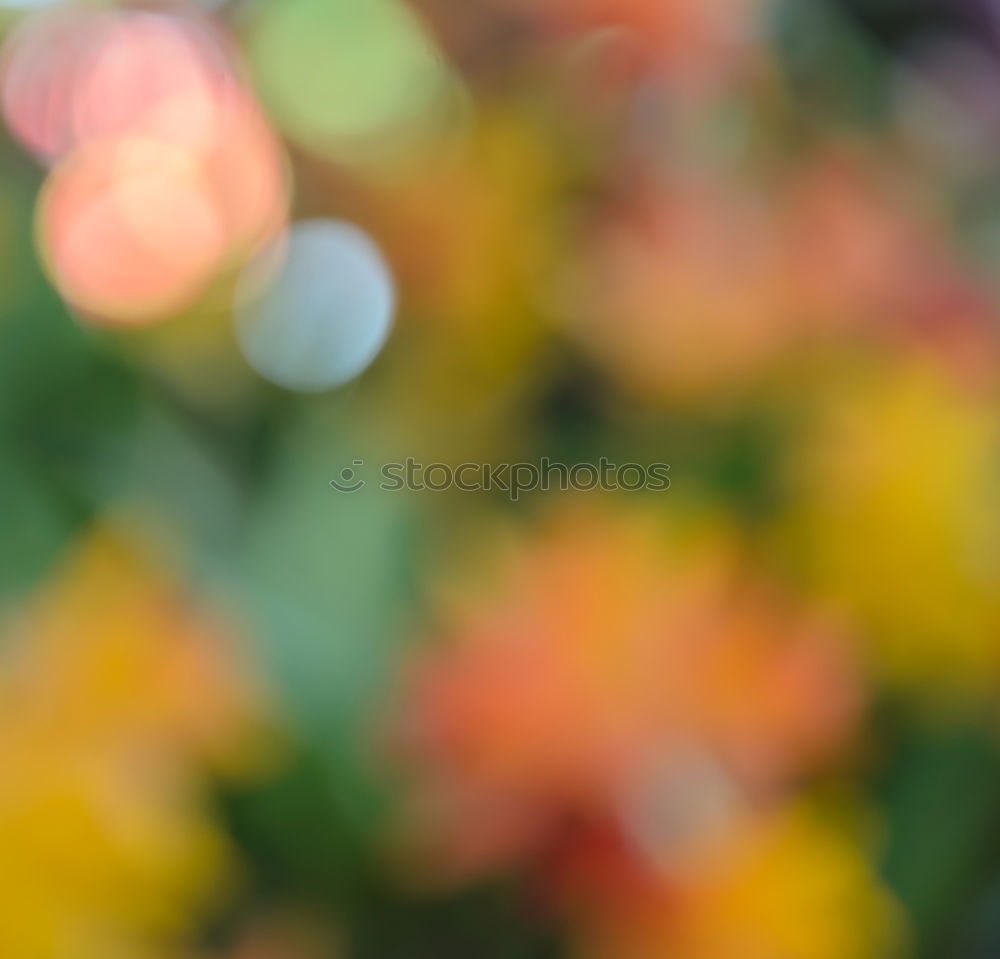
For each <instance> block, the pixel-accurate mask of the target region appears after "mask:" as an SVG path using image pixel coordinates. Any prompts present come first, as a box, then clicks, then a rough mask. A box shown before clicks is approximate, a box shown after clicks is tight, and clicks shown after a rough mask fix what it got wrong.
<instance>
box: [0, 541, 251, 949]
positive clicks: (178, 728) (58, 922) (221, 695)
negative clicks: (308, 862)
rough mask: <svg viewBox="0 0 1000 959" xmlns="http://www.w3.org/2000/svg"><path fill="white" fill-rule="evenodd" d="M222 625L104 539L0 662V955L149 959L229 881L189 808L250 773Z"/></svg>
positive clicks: (33, 605) (54, 587)
mask: <svg viewBox="0 0 1000 959" xmlns="http://www.w3.org/2000/svg"><path fill="white" fill-rule="evenodd" d="M226 642H227V638H226V630H225V628H224V627H223V626H222V624H221V622H218V621H216V620H214V619H213V618H211V617H210V616H208V615H206V614H204V613H203V612H202V611H201V610H199V609H197V608H195V607H194V606H192V605H190V604H189V603H188V602H187V601H186V600H185V599H184V597H183V596H182V595H181V593H180V592H179V591H178V589H177V587H176V586H175V584H173V583H172V582H171V580H170V577H169V576H168V575H167V574H166V573H165V571H164V570H161V569H159V568H157V567H156V565H155V564H153V563H151V562H150V561H149V560H148V558H147V557H146V556H145V555H143V554H142V553H141V552H138V551H136V550H134V549H132V548H130V547H129V546H127V545H125V542H124V541H119V540H117V539H116V538H115V536H114V535H113V534H111V533H110V532H108V531H104V530H100V531H98V532H96V533H94V534H92V535H90V536H89V537H88V538H87V539H86V541H85V542H84V543H82V544H81V545H80V546H79V548H78V549H77V550H76V551H75V552H74V554H73V555H72V556H71V557H70V558H69V559H68V561H67V562H66V563H65V565H64V566H63V567H62V568H61V569H60V570H59V571H58V573H57V574H56V576H55V577H54V579H53V581H52V582H51V583H49V584H48V585H47V586H45V587H44V588H43V589H42V590H41V591H40V593H39V594H38V596H37V597H35V598H34V599H33V600H32V601H31V602H30V603H29V604H28V605H27V607H26V608H25V609H23V610H21V611H20V612H19V613H18V614H17V615H16V616H15V617H14V618H13V620H12V622H11V623H10V626H9V628H8V630H7V636H6V637H5V641H4V645H3V647H2V649H0V757H2V763H0V848H2V849H3V868H2V869H0V955H4V956H11V957H15V956H16V957H18V959H22V957H23V959H110V957H114V959H117V957H119V956H121V957H129V959H134V957H142V956H159V955H162V954H165V953H164V952H161V951H160V950H161V947H162V948H163V949H164V950H168V949H169V947H170V945H171V943H172V942H173V940H174V938H175V937H182V936H183V934H184V933H185V932H186V928H187V926H188V925H189V924H190V923H191V921H192V919H193V916H194V915H196V910H197V908H198V906H199V904H200V903H201V902H202V900H203V899H204V897H205V896H206V895H207V894H208V893H210V892H211V891H212V889H213V888H214V886H215V884H216V883H217V882H218V881H219V880H220V879H221V878H222V876H223V867H224V865H225V863H226V858H227V855H226V852H227V851H226V845H225V841H224V839H223V838H222V837H221V835H220V834H218V833H217V832H216V831H215V830H214V829H213V828H212V824H211V822H210V820H209V819H208V818H207V817H206V815H205V813H204V810H203V809H202V808H201V806H200V803H199V798H198V774H199V770H200V769H201V767H203V766H204V764H205V763H208V762H223V761H224V762H226V763H230V764H231V763H232V762H233V761H235V760H237V759H239V758H240V757H242V756H245V755H246V754H247V753H246V747H247V745H248V743H246V742H245V741H244V738H245V737H246V734H247V732H248V730H249V729H250V728H251V727H250V723H251V719H252V717H253V714H254V711H255V710H254V707H253V704H252V698H251V696H250V688H249V686H248V685H247V684H246V683H245V681H244V680H243V679H241V678H240V674H239V670H238V668H236V665H235V662H234V661H233V660H232V659H231V653H232V650H229V649H227V648H226Z"/></svg>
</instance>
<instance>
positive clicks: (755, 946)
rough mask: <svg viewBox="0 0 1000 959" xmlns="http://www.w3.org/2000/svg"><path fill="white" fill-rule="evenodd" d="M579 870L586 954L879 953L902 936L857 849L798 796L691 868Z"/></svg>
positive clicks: (578, 903)
mask: <svg viewBox="0 0 1000 959" xmlns="http://www.w3.org/2000/svg"><path fill="white" fill-rule="evenodd" d="M581 865H582V869H581V870H579V871H578V872H577V873H576V875H575V876H571V877H569V878H568V880H567V882H568V886H567V892H566V894H567V896H568V897H569V898H568V909H569V913H570V915H571V917H572V920H573V928H574V933H575V940H574V941H575V943H576V951H575V954H576V955H578V956H580V957H581V959H618V957H620V956H628V957H629V959H667V957H669V959H723V957H724V959H878V957H888V956H893V955H897V954H898V952H899V947H900V945H901V942H902V921H901V915H900V913H899V912H898V909H897V907H896V905H895V903H894V902H893V900H892V899H891V898H890V897H889V895H888V894H887V893H886V892H885V891H884V890H883V889H882V888H881V887H880V886H879V884H878V882H877V880H876V879H875V878H874V876H873V875H872V872H871V869H870V866H869V864H868V863H867V861H866V859H865V856H864V854H863V851H862V849H860V848H859V847H858V845H857V844H856V842H855V841H854V839H853V838H852V837H851V836H850V835H848V834H846V833H844V832H842V831H841V830H839V829H838V828H837V827H835V826H834V825H833V824H831V823H829V822H827V821H825V820H824V819H822V818H821V817H820V816H819V815H817V813H816V812H815V811H814V810H811V809H810V808H809V807H808V806H807V805H806V804H804V803H798V802H796V803H792V804H790V805H789V806H787V807H785V808H783V809H781V810H780V811H779V812H777V813H776V814H774V815H771V816H767V817H763V818H760V819H756V820H750V821H747V822H744V823H741V824H740V826H739V827H738V828H737V829H736V830H734V831H733V832H732V833H731V834H730V835H728V836H727V837H726V839H725V842H724V843H717V844H716V846H715V848H714V849H712V850H707V851H706V854H705V856H704V859H703V861H702V863H701V865H700V868H699V870H698V872H697V873H695V874H690V873H689V874H687V875H685V876H683V877H680V878H678V877H677V876H671V875H670V874H669V873H666V872H664V871H662V870H657V869H656V868H655V867H654V866H653V865H651V864H649V863H642V862H639V861H636V860H634V859H633V860H631V861H627V862H624V863H620V865H619V869H618V870H617V871H609V870H608V869H607V868H606V863H605V864H603V865H602V864H600V863H599V862H591V863H589V864H586V863H584V864H581ZM595 865H598V866H600V868H599V869H597V870H595V869H594V868H593V867H594V866H595ZM588 867H589V871H588Z"/></svg>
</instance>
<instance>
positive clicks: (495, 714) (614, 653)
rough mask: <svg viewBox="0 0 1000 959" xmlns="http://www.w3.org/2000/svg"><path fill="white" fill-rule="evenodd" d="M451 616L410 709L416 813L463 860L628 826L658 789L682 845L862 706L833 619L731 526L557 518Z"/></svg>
mask: <svg viewBox="0 0 1000 959" xmlns="http://www.w3.org/2000/svg"><path fill="white" fill-rule="evenodd" d="M444 630H445V632H446V635H447V637H448V642H447V643H446V644H443V645H442V646H441V647H439V648H433V649H428V650H427V651H426V652H425V653H424V654H423V656H422V657H421V658H420V659H419V660H418V663H417V665H416V668H415V672H414V675H413V677H411V683H412V685H411V688H410V693H409V699H408V701H407V708H406V710H405V713H404V715H405V723H406V729H407V737H408V741H409V743H410V746H411V748H412V750H413V751H414V753H415V755H416V756H417V757H418V758H419V760H420V764H421V765H420V769H419V776H418V787H417V795H418V800H417V803H416V815H417V816H418V817H421V816H422V817H425V818H424V819H423V820H422V822H423V826H422V828H423V829H424V830H426V831H427V833H428V834H430V835H433V836H436V837H439V838H440V840H441V843H442V846H443V847H444V849H443V852H444V855H443V858H442V860H441V861H449V862H450V863H451V864H452V865H454V867H455V868H457V869H458V870H460V871H461V870H475V869H477V868H483V867H489V866H492V865H495V864H497V863H498V862H501V861H506V860H509V859H512V858H516V857H519V856H521V855H523V854H525V853H531V852H537V851H538V850H539V849H542V848H544V847H545V846H546V845H547V844H549V843H550V842H551V841H552V840H553V837H554V836H558V835H560V834H561V833H562V831H563V830H564V828H565V826H566V823H567V822H573V821H576V820H583V821H590V820H598V821H605V820H610V821H611V822H613V823H615V824H616V826H615V828H616V829H618V830H621V831H623V832H630V831H635V830H636V829H638V831H639V832H640V833H641V832H642V831H643V827H641V826H637V825H636V824H637V822H638V823H641V822H642V821H643V819H644V817H643V815H642V810H643V809H644V808H645V807H646V806H647V805H648V804H649V802H650V801H651V797H654V798H655V797H660V798H663V797H667V799H666V800H665V801H668V804H670V805H672V808H673V811H672V813H671V814H670V815H669V816H668V817H667V818H668V819H670V822H669V823H666V824H664V823H663V822H659V820H658V825H657V826H656V827H655V828H656V829H657V830H662V829H668V830H670V832H671V834H672V835H673V837H674V840H675V847H676V848H675V850H674V851H675V852H676V854H677V855H678V857H683V855H684V848H685V846H686V845H687V844H688V842H689V841H690V840H691V838H692V836H693V837H694V839H695V840H697V838H698V836H700V834H701V833H702V832H711V831H713V830H714V829H715V828H716V827H717V826H718V825H719V823H720V822H725V821H728V819H729V817H730V815H731V814H733V813H736V812H738V811H739V810H741V809H743V808H749V807H752V806H754V805H756V804H757V803H758V802H761V801H765V800H766V799H767V798H768V797H769V796H771V795H773V794H774V793H775V792H776V791H779V792H780V790H781V789H782V788H783V787H784V786H786V785H787V784H788V783H789V782H790V781H791V780H793V779H794V778H795V777H797V776H798V775H800V774H801V773H803V772H804V771H805V770H806V769H808V768H809V767H810V766H811V765H812V764H813V763H815V762H816V761H817V760H819V759H820V758H821V757H824V756H827V755H828V754H829V753H830V752H831V750H834V749H835V748H836V747H838V746H839V745H840V744H841V743H842V741H843V739H844V737H845V735H846V734H847V733H848V731H849V730H850V728H851V725H852V721H853V719H854V717H855V714H856V711H857V708H858V704H859V689H858V686H857V683H856V680H855V678H854V677H853V675H852V673H851V671H850V669H849V668H848V665H847V663H846V662H845V661H844V658H843V656H842V648H841V646H840V644H839V642H838V637H837V636H836V634H835V632H834V631H833V630H831V628H830V627H829V625H828V624H826V623H824V622H822V621H820V620H819V619H817V618H816V617H814V616H811V615H810V614H808V613H805V612H803V611H801V610H798V609H796V608H795V607H794V605H793V604H791V603H790V602H789V601H788V600H787V599H786V598H784V597H782V596H781V595H780V593H779V592H778V591H777V590H776V589H774V588H772V587H770V586H769V585H768V584H767V583H766V582H763V581H761V579H760V578H759V577H758V576H756V575H753V574H752V573H751V572H750V571H749V570H748V569H747V566H746V564H745V563H744V562H742V561H741V559H740V557H739V556H738V553H737V551H736V550H735V548H734V547H733V546H732V544H731V543H729V542H727V541H726V539H725V538H723V537H719V536H716V535H714V534H706V533H704V532H701V533H697V534H694V535H693V536H689V535H687V534H685V535H681V534H677V533H675V535H674V537H673V539H672V541H671V540H669V539H668V540H664V539H662V538H661V537H660V536H659V535H658V532H657V530H656V529H655V518H653V519H651V518H650V517H643V516H639V517H637V518H636V519H635V520H633V519H625V518H623V517H615V516H613V515H611V514H608V515H598V514H587V513H579V514H567V515H563V516H560V517H559V518H557V519H556V520H555V522H554V523H553V524H552V526H551V528H549V529H548V530H547V531H546V532H545V534H544V535H542V536H540V537H538V538H537V539H535V540H530V541H528V542H523V543H520V544H518V545H517V546H516V547H515V548H514V549H513V551H512V553H511V555H510V556H509V557H508V558H507V561H506V563H505V564H504V567H503V569H502V570H501V571H500V573H499V575H498V577H497V580H496V583H495V584H494V589H493V590H492V591H491V592H490V593H489V595H488V596H487V597H486V598H485V599H482V600H479V601H475V602H472V601H468V600H466V601H465V602H463V603H461V604H459V605H458V606H457V607H456V608H455V609H453V610H452V611H451V612H450V614H449V615H448V617H447V618H446V622H445V625H444ZM692 789H693V792H691V790H692ZM657 802H659V799H657ZM637 841H640V840H637Z"/></svg>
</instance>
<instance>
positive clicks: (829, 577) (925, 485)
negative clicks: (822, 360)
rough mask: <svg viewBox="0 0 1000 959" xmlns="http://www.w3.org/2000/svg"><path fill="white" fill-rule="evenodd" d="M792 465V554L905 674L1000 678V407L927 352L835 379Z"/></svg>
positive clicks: (983, 681) (962, 682)
mask: <svg viewBox="0 0 1000 959" xmlns="http://www.w3.org/2000/svg"><path fill="white" fill-rule="evenodd" d="M819 406H820V409H819V412H818V413H817V415H816V416H815V418H814V419H813V420H811V421H809V423H808V433H807V436H806V439H805V442H804V444H803V445H801V446H799V447H797V448H796V450H795V452H794V454H793V455H794V465H793V468H792V470H791V474H792V475H791V482H792V486H793V493H792V499H793V505H792V506H791V509H790V515H789V517H788V526H787V529H786V532H787V535H788V537H789V541H790V542H791V543H792V544H794V551H793V553H792V557H793V562H795V563H796V564H797V565H799V566H800V567H801V568H802V569H804V570H805V571H806V575H807V576H808V578H809V579H810V580H811V582H812V583H813V585H814V586H815V588H816V589H817V590H818V591H819V593H820V594H821V595H822V597H823V599H824V600H825V601H828V602H831V603H835V604H837V605H839V606H840V607H841V608H843V609H845V610H847V611H848V612H849V613H850V614H852V615H853V616H854V617H855V618H856V619H857V620H858V622H859V624H860V625H861V626H862V627H863V629H862V630H861V632H860V636H861V637H862V638H863V640H864V642H865V644H866V650H865V651H866V652H867V653H868V654H869V655H870V657H871V659H872V661H873V662H874V663H876V664H877V665H878V666H879V667H880V669H881V670H882V672H883V674H884V675H885V676H887V677H888V678H890V679H891V680H893V681H895V682H900V683H903V684H916V685H918V686H921V687H922V688H924V689H927V690H933V689H954V688H957V689H959V690H968V689H970V688H974V687H984V686H990V687H993V686H995V684H996V681H997V679H998V678H1000V619H998V612H1000V588H998V587H1000V505H998V501H997V495H996V489H997V480H998V478H1000V470H998V465H1000V462H998V459H997V453H998V451H1000V430H998V423H997V416H996V406H995V403H994V402H993V401H992V400H989V399H986V398H984V397H983V396H982V395H980V391H978V390H977V388H976V387H975V386H974V385H972V384H970V383H962V382H958V381H957V378H956V377H955V376H954V375H953V374H952V373H950V372H947V371H945V370H944V369H942V368H940V367H939V366H938V365H936V364H933V363H931V362H930V361H927V360H923V359H919V358H916V359H910V360H904V361H902V362H899V363H896V362H892V363H885V364H880V363H872V362H867V363H863V364H861V365H859V367H858V368H856V369H855V370H853V371H852V372H850V373H847V374H845V375H843V376H840V377H839V378H838V379H837V380H836V382H835V385H833V386H832V387H830V388H828V389H827V391H826V393H825V395H824V398H823V400H822V402H821V403H820V404H819Z"/></svg>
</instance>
